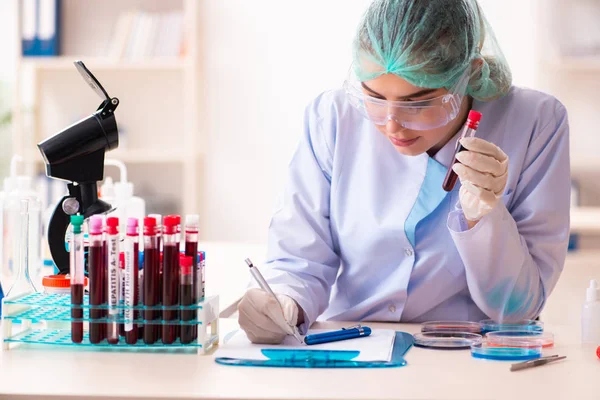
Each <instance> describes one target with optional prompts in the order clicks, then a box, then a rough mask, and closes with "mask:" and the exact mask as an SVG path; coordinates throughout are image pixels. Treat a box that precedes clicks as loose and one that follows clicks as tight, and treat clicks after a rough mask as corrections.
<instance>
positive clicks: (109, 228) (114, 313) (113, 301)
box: [105, 217, 120, 344]
mask: <svg viewBox="0 0 600 400" xmlns="http://www.w3.org/2000/svg"><path fill="white" fill-rule="evenodd" d="M105 232H106V265H107V267H108V282H107V283H108V285H107V288H108V291H107V300H108V322H107V323H106V339H107V340H108V343H110V344H117V343H118V342H119V329H118V324H117V319H118V317H119V308H118V306H119V297H120V296H119V290H120V289H119V283H120V276H119V272H120V271H119V270H120V269H119V219H118V218H116V217H108V218H107V219H106V229H105Z"/></svg>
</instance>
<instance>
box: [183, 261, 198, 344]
mask: <svg viewBox="0 0 600 400" xmlns="http://www.w3.org/2000/svg"><path fill="white" fill-rule="evenodd" d="M193 259H194V257H188V256H181V257H180V258H179V268H180V269H179V303H180V304H181V305H182V306H191V305H194V304H195V302H194V297H195V296H196V294H195V293H194V278H193V276H194V274H193V271H194V266H193ZM195 315H196V310H182V311H181V322H182V324H181V343H183V344H188V343H192V341H193V340H194V330H193V329H192V328H194V327H195V325H189V324H186V322H188V323H189V321H193V320H194V319H195V318H194V316H195Z"/></svg>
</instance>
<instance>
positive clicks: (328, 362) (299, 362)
mask: <svg viewBox="0 0 600 400" xmlns="http://www.w3.org/2000/svg"><path fill="white" fill-rule="evenodd" d="M413 344H414V338H413V336H412V335H411V334H409V333H406V332H396V335H395V338H394V346H393V349H392V357H391V358H390V360H389V361H353V358H356V357H357V356H358V355H359V353H360V352H359V351H352V350H289V349H272V348H271V349H263V350H261V352H262V354H263V355H264V356H265V357H267V360H251V359H242V358H230V357H217V358H215V361H216V362H217V363H218V364H221V365H236V366H243V367H280V368H394V367H403V366H405V365H406V360H405V359H404V355H405V354H406V352H407V351H408V350H410V348H411V347H412V346H413Z"/></svg>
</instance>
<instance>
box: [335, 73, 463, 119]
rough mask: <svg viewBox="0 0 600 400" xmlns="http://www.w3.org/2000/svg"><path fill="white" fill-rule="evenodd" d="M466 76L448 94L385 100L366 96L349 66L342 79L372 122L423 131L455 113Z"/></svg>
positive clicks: (351, 97)
mask: <svg viewBox="0 0 600 400" xmlns="http://www.w3.org/2000/svg"><path fill="white" fill-rule="evenodd" d="M468 78H469V70H467V71H465V72H464V73H463V75H462V76H461V78H460V79H459V80H458V82H457V83H456V84H455V85H454V86H453V87H452V88H451V89H450V90H449V91H448V94H445V95H443V96H439V97H435V98H433V99H428V100H420V101H388V100H382V99H378V98H375V97H372V96H369V95H367V94H366V93H365V92H364V91H363V89H362V87H361V84H360V82H359V81H358V80H357V79H356V78H355V75H354V73H353V72H352V68H351V69H350V72H349V75H348V79H346V81H345V82H344V90H345V92H346V95H347V96H348V99H349V101H350V103H351V104H352V105H353V106H354V107H355V108H356V109H358V110H359V111H360V112H361V113H362V114H363V115H364V116H365V117H366V118H368V119H370V120H371V121H372V122H373V123H374V124H376V125H385V124H386V123H387V122H388V121H389V120H393V121H395V122H396V123H398V124H399V125H401V126H402V127H403V128H405V129H410V130H416V131H426V130H430V129H436V128H440V127H442V126H445V125H447V124H448V123H449V122H450V121H452V120H453V119H454V118H456V116H457V115H458V112H459V110H460V105H461V103H462V99H463V98H464V95H465V92H466V88H467V83H468Z"/></svg>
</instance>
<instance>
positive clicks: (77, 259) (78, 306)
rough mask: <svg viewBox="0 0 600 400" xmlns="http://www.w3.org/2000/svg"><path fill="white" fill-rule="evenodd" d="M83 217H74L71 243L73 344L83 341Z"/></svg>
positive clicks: (72, 218)
mask: <svg viewBox="0 0 600 400" xmlns="http://www.w3.org/2000/svg"><path fill="white" fill-rule="evenodd" d="M81 225H83V215H72V216H71V226H72V227H73V228H72V229H73V231H72V235H71V239H70V241H71V243H69V274H70V275H71V318H72V321H71V340H72V341H73V343H81V342H82V341H83V282H84V279H85V274H84V271H83V269H84V258H83V257H84V256H83V233H82V231H81Z"/></svg>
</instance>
